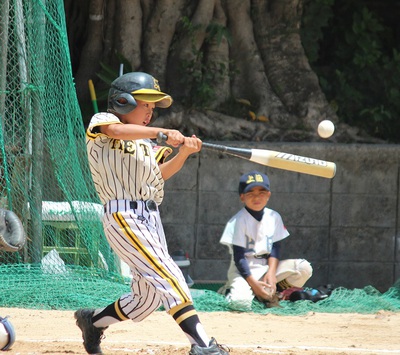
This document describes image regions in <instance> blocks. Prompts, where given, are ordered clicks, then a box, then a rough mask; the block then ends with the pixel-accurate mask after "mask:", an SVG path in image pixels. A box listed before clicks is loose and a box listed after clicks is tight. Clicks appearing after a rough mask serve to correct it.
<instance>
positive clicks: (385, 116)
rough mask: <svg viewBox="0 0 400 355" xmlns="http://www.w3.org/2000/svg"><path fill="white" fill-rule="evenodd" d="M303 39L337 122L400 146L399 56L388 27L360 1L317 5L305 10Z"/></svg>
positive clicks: (322, 1) (314, 4)
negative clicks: (318, 14) (333, 109)
mask: <svg viewBox="0 0 400 355" xmlns="http://www.w3.org/2000/svg"><path fill="white" fill-rule="evenodd" d="M321 6H322V8H323V9H324V10H323V11H321V15H320V16H318V17H316V16H315V13H316V11H317V10H318V8H321ZM315 20H316V21H315ZM316 33H317V35H316ZM312 36H315V38H317V39H320V41H319V42H318V41H315V42H312V41H310V38H311V37H312ZM302 38H303V44H304V47H305V50H306V52H307V55H308V57H309V60H310V64H311V65H312V67H313V69H314V70H315V72H316V73H317V75H318V76H319V78H320V84H321V87H322V89H323V91H324V93H325V94H326V96H327V98H328V100H329V101H330V102H331V103H332V105H334V106H335V107H337V114H338V116H339V119H340V120H341V121H343V122H345V123H348V124H349V125H353V126H358V127H360V128H363V129H365V130H366V131H367V132H368V133H369V134H371V135H373V136H375V137H378V138H382V139H385V140H388V141H392V142H400V137H399V135H398V134H397V132H398V130H399V129H400V120H399V117H398V115H399V112H400V90H399V88H398V83H399V80H400V55H399V48H396V46H397V47H398V43H397V44H396V42H395V34H394V33H393V30H392V28H391V27H390V26H388V25H387V24H386V23H385V22H384V20H383V19H382V18H380V17H379V16H378V14H377V13H376V12H374V11H373V9H371V10H370V9H368V8H367V7H365V6H364V2H363V1H361V0H358V1H353V2H347V1H345V0H335V1H331V0H326V1H324V0H318V1H315V2H312V3H311V2H310V3H309V5H308V6H307V10H306V12H305V16H304V30H303V34H302ZM316 42H318V43H316Z"/></svg>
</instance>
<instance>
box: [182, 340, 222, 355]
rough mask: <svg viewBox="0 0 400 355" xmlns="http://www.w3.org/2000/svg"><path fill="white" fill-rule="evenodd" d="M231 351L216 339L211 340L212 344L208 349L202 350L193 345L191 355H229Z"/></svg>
mask: <svg viewBox="0 0 400 355" xmlns="http://www.w3.org/2000/svg"><path fill="white" fill-rule="evenodd" d="M227 354H229V349H227V348H226V347H225V346H223V345H220V344H218V343H217V341H216V340H215V339H214V338H211V340H210V344H209V345H208V347H207V348H202V347H200V346H198V345H192V348H191V349H190V352H189V355H227Z"/></svg>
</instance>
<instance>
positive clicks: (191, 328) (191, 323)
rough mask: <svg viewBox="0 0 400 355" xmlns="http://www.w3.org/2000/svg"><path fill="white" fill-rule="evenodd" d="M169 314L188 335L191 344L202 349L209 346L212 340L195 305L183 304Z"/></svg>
mask: <svg viewBox="0 0 400 355" xmlns="http://www.w3.org/2000/svg"><path fill="white" fill-rule="evenodd" d="M169 313H170V314H171V316H172V317H173V318H174V319H175V322H176V323H178V325H179V326H180V327H181V329H182V330H183V332H184V333H185V334H186V336H187V337H188V339H189V341H190V343H191V344H197V345H198V346H200V347H207V346H208V344H209V342H210V339H209V338H208V336H207V334H206V332H205V330H204V328H203V325H202V324H201V323H200V319H199V316H198V315H197V312H196V310H195V309H194V307H193V305H191V304H190V305H188V304H187V303H186V304H181V305H179V306H176V307H174V308H172V309H171V310H170V311H169Z"/></svg>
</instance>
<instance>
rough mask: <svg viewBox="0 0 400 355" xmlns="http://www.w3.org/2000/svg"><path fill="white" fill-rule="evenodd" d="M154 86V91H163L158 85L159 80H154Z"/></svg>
mask: <svg viewBox="0 0 400 355" xmlns="http://www.w3.org/2000/svg"><path fill="white" fill-rule="evenodd" d="M153 86H154V89H156V90H158V91H161V88H160V85H159V84H158V80H157V79H155V78H153Z"/></svg>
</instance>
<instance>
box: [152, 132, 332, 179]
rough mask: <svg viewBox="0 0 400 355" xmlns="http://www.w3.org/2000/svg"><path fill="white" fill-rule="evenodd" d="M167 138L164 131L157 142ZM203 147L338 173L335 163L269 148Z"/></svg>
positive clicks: (296, 167)
mask: <svg viewBox="0 0 400 355" xmlns="http://www.w3.org/2000/svg"><path fill="white" fill-rule="evenodd" d="M167 139H168V136H166V135H165V134H163V133H162V132H159V133H158V135H157V143H159V144H160V143H163V142H166V141H167ZM202 147H203V148H205V149H210V150H214V151H216V152H221V153H225V154H229V155H233V156H236V157H239V158H242V159H247V160H250V161H252V162H254V163H258V164H261V165H265V166H270V167H271V168H278V169H283V170H289V171H295V172H297V173H303V174H309V175H315V176H320V177H324V178H329V179H332V178H333V177H334V176H335V173H336V164H335V163H332V162H330V161H325V160H320V159H314V158H309V157H303V156H300V155H295V154H290V153H283V152H276V151H274V150H268V149H248V148H234V147H228V146H225V145H219V144H212V143H206V142H203V144H202Z"/></svg>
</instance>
